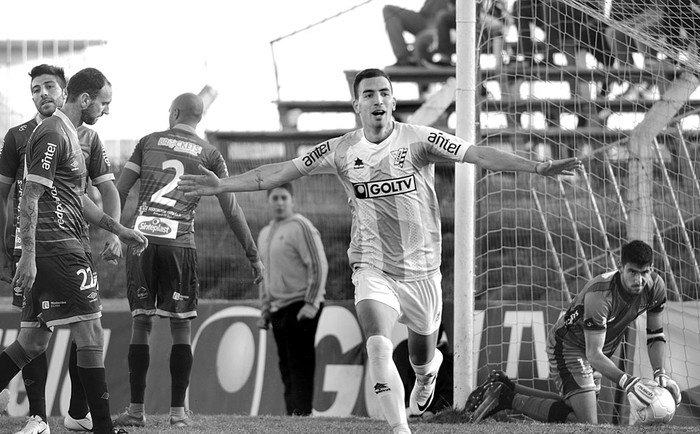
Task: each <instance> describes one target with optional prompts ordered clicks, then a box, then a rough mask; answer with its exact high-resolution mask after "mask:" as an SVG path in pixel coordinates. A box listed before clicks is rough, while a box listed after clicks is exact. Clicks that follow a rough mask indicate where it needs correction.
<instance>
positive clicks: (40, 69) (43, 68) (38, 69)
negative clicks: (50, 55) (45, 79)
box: [29, 63, 66, 89]
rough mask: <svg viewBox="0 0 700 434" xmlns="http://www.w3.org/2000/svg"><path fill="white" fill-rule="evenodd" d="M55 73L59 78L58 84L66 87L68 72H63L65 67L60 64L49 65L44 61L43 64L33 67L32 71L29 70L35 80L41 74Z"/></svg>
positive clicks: (63, 87) (62, 87)
mask: <svg viewBox="0 0 700 434" xmlns="http://www.w3.org/2000/svg"><path fill="white" fill-rule="evenodd" d="M44 74H46V75H53V76H54V77H56V78H57V79H58V84H59V85H60V86H61V89H65V88H66V73H65V72H63V68H61V67H60V66H54V65H47V64H46V63H42V64H41V65H37V66H35V67H34V68H32V70H31V71H29V76H30V77H31V78H32V80H34V79H35V78H37V77H38V76H40V75H44Z"/></svg>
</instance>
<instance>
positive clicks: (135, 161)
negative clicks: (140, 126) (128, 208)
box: [117, 139, 144, 221]
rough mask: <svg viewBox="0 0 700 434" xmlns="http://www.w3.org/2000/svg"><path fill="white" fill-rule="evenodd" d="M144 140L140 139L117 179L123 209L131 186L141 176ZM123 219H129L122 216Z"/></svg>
mask: <svg viewBox="0 0 700 434" xmlns="http://www.w3.org/2000/svg"><path fill="white" fill-rule="evenodd" d="M143 142H144V139H141V140H139V142H138V143H137V144H136V147H135V148H134V152H133V153H132V154H131V157H129V161H127V162H126V164H125V165H124V168H123V169H122V171H121V173H120V174H119V179H117V191H118V192H119V203H120V206H121V209H122V211H123V210H124V204H126V199H127V198H128V197H129V192H130V191H131V187H133V186H134V184H136V181H138V179H139V178H140V177H141V159H142V155H143ZM122 221H128V220H126V219H124V216H122Z"/></svg>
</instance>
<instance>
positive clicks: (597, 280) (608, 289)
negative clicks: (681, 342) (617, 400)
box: [467, 240, 681, 425]
mask: <svg viewBox="0 0 700 434" xmlns="http://www.w3.org/2000/svg"><path fill="white" fill-rule="evenodd" d="M652 259H653V251H652V249H651V246H649V245H648V244H646V243H645V242H643V241H639V240H635V241H631V242H629V243H627V244H625V245H624V246H622V253H621V258H620V266H619V269H618V270H617V271H614V272H607V273H603V274H600V275H598V276H596V277H594V278H593V279H592V280H591V281H589V282H588V283H587V284H586V286H584V288H583V289H582V290H581V292H580V293H579V294H578V295H577V296H576V298H575V299H574V300H573V301H572V302H571V304H570V305H569V308H568V309H567V311H566V313H565V314H564V315H562V316H560V317H559V319H558V320H557V322H556V323H555V324H554V326H553V327H552V329H551V330H550V331H549V335H548V338H547V356H548V358H549V372H550V375H551V377H552V380H554V384H555V385H556V387H557V389H558V392H559V394H556V393H552V392H545V391H541V390H537V389H533V388H529V387H525V386H523V385H520V384H516V383H514V382H513V381H512V380H510V379H509V378H508V377H507V376H506V375H505V374H504V373H503V372H502V371H494V372H492V373H491V374H490V375H489V378H488V380H487V381H486V382H485V383H484V384H482V385H481V386H479V387H477V388H476V389H474V391H473V392H472V393H471V394H470V396H469V399H468V400H467V410H474V422H479V421H480V420H482V419H484V418H486V417H490V416H492V415H494V414H496V413H497V412H498V411H500V410H506V409H513V410H516V411H519V412H521V413H523V414H525V415H527V416H529V417H531V418H533V419H535V420H537V421H540V422H557V423H562V422H578V423H587V424H594V425H595V424H597V423H598V408H597V402H598V393H599V392H600V387H601V378H602V377H605V378H607V379H608V380H610V381H612V382H613V384H617V385H619V387H620V389H622V390H624V392H625V394H626V395H627V400H628V401H629V404H630V412H637V411H640V410H643V409H644V408H646V406H647V405H648V404H649V402H648V399H649V397H651V396H654V393H653V392H652V391H651V390H650V389H649V387H648V386H647V384H648V383H647V382H646V381H647V380H645V379H640V378H638V377H635V376H632V375H629V374H627V373H625V372H624V371H622V370H620V369H619V368H618V367H617V366H616V364H615V363H614V362H613V361H612V360H611V357H612V356H613V354H614V353H615V352H616V351H617V349H618V347H619V346H620V344H621V343H622V340H623V338H624V336H625V332H626V330H627V328H628V326H630V325H631V324H634V321H635V320H636V319H637V317H638V316H640V315H642V314H644V313H646V325H647V326H646V328H647V330H646V334H647V352H648V354H649V361H650V362H651V367H652V369H653V370H654V380H656V383H657V384H658V385H659V386H661V387H665V388H667V389H668V390H669V391H670V392H671V394H672V395H673V398H674V399H675V400H676V405H678V404H680V402H681V391H680V388H679V387H678V384H676V382H675V381H673V380H672V379H671V377H669V376H668V375H667V374H666V371H665V370H664V361H665V359H666V338H665V336H664V329H663V317H664V306H665V304H666V284H665V283H664V281H663V279H662V278H661V276H659V275H658V274H657V273H656V272H655V271H654V269H653V267H652Z"/></svg>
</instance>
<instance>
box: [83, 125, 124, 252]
mask: <svg viewBox="0 0 700 434" xmlns="http://www.w3.org/2000/svg"><path fill="white" fill-rule="evenodd" d="M93 137H94V138H93V139H92V141H91V143H90V161H89V164H88V173H89V175H90V179H91V180H92V183H93V185H94V186H95V187H96V188H97V190H98V191H99V192H100V196H102V210H103V211H104V212H105V214H107V215H108V216H110V217H112V218H113V219H114V220H115V221H120V219H121V213H122V210H121V203H120V198H119V191H117V187H116V186H115V185H114V175H113V174H112V170H111V164H109V160H108V159H107V154H106V153H105V151H104V146H103V145H102V141H101V140H100V138H99V136H98V135H97V134H96V133H95V134H94V136H93ZM100 257H101V258H102V259H103V260H105V261H111V262H113V263H114V264H116V259H117V258H121V257H122V245H121V242H120V241H119V238H118V237H117V236H116V234H112V236H111V237H110V238H108V239H107V241H106V242H105V246H104V248H103V249H102V251H101V252H100Z"/></svg>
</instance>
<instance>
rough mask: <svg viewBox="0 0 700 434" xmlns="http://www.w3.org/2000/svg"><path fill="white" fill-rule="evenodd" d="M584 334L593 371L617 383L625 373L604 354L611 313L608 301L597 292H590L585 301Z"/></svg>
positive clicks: (587, 354) (587, 357)
mask: <svg viewBox="0 0 700 434" xmlns="http://www.w3.org/2000/svg"><path fill="white" fill-rule="evenodd" d="M583 312H584V318H583V334H584V337H585V340H586V359H588V362H589V363H590V364H591V366H592V367H593V369H595V370H596V371H598V372H600V373H601V374H602V375H603V376H604V377H605V378H608V379H610V380H612V381H614V382H617V381H618V379H619V378H620V376H621V375H623V374H624V372H623V371H621V370H620V369H618V367H617V366H615V363H613V361H612V360H610V359H609V358H608V357H607V356H606V355H605V354H604V353H603V347H604V345H605V337H606V334H607V328H606V326H605V324H606V321H607V317H608V315H609V313H610V303H609V301H608V299H607V298H606V297H605V296H603V295H602V293H600V292H597V291H591V292H588V293H587V294H586V295H585V297H584V299H583Z"/></svg>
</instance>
